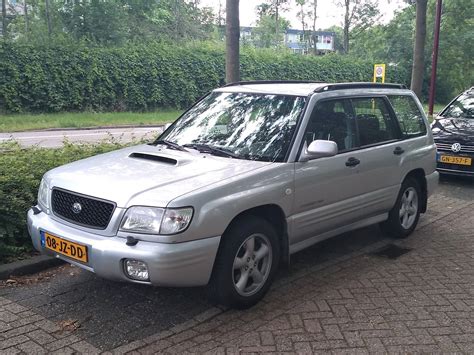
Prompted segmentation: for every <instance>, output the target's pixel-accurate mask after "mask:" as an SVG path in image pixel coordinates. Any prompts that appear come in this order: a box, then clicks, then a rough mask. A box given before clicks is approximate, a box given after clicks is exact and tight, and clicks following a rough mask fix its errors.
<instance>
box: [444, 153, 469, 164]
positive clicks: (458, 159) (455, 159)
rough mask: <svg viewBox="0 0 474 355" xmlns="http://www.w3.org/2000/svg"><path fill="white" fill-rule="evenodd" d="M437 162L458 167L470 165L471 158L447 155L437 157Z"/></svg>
mask: <svg viewBox="0 0 474 355" xmlns="http://www.w3.org/2000/svg"><path fill="white" fill-rule="evenodd" d="M439 161H440V162H441V163H446V164H458V165H471V164H472V159H471V158H465V157H452V156H449V155H441V156H440V157H439Z"/></svg>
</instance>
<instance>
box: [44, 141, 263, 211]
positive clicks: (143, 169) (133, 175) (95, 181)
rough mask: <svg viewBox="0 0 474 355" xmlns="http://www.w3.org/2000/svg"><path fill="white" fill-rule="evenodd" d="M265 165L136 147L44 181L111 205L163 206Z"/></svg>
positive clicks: (58, 172) (72, 165) (83, 163)
mask: <svg viewBox="0 0 474 355" xmlns="http://www.w3.org/2000/svg"><path fill="white" fill-rule="evenodd" d="M268 164H271V163H269V162H258V161H250V160H241V159H231V158H223V157H216V156H212V155H209V154H201V153H199V152H197V151H194V150H189V152H182V151H175V150H170V149H167V148H164V147H162V148H160V147H156V146H151V145H140V146H135V147H129V148H124V149H120V150H117V151H113V152H110V153H106V154H101V155H97V156H94V157H91V158H87V159H83V160H79V161H76V162H73V163H70V164H67V165H63V166H61V167H58V168H55V169H53V170H51V171H49V172H48V173H47V174H46V175H45V179H46V180H47V181H48V183H49V186H50V187H51V188H53V187H60V188H62V189H66V190H70V191H74V192H77V193H81V194H84V195H89V196H94V197H98V198H101V199H105V200H109V201H113V202H115V203H116V204H117V206H118V207H123V208H125V207H129V206H131V205H148V206H159V207H165V206H166V205H167V204H168V203H169V202H170V201H171V200H173V199H174V198H176V197H178V196H181V195H183V194H186V193H189V192H191V191H193V190H196V189H199V188H201V187H204V186H207V185H210V184H213V183H216V182H219V181H222V180H225V179H228V178H231V177H234V176H236V175H239V174H245V173H249V172H253V171H255V170H256V169H260V168H262V167H264V166H266V165H268Z"/></svg>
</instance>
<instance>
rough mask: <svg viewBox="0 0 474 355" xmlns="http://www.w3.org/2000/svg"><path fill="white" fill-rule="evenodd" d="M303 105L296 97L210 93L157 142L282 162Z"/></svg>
mask: <svg viewBox="0 0 474 355" xmlns="http://www.w3.org/2000/svg"><path fill="white" fill-rule="evenodd" d="M305 101H306V98H304V97H296V96H284V95H262V94H246V93H227V92H213V93H211V94H210V95H208V96H207V97H205V98H204V99H203V100H201V101H200V102H199V103H197V104H196V105H195V106H194V107H193V108H191V109H190V110H189V111H188V112H186V113H185V114H184V115H183V116H182V117H181V118H180V119H179V120H177V121H176V122H175V123H174V124H173V125H172V126H171V127H170V128H169V129H168V130H167V131H166V132H164V133H163V134H162V135H161V136H160V138H159V139H160V140H166V141H169V142H172V143H177V144H179V145H180V146H187V147H191V148H193V147H194V148H196V149H199V147H201V145H206V146H210V147H213V148H217V149H220V150H225V151H228V152H230V153H231V154H233V155H234V156H235V157H239V158H243V159H250V160H261V161H272V162H282V161H284V159H285V156H286V153H287V151H288V149H289V147H290V143H291V139H292V137H293V134H294V132H295V128H296V123H297V121H298V118H299V116H300V114H301V112H302V111H303V108H304V105H305ZM214 151H215V150H214ZM209 152H211V153H212V152H213V151H212V150H210V151H209Z"/></svg>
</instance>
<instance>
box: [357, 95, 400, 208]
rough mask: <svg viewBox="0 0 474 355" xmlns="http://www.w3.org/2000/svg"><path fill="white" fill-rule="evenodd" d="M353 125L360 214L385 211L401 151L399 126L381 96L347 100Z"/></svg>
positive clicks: (395, 186) (397, 174)
mask: <svg viewBox="0 0 474 355" xmlns="http://www.w3.org/2000/svg"><path fill="white" fill-rule="evenodd" d="M351 104H352V110H353V115H354V117H355V122H356V125H357V131H358V137H359V145H360V150H359V151H358V152H357V159H358V160H360V164H359V165H358V166H357V174H358V179H360V180H362V181H363V182H364V183H363V185H362V186H360V190H359V193H360V195H359V197H360V199H359V202H360V208H361V209H362V210H363V211H364V217H372V216H376V215H379V214H381V213H384V212H387V211H388V210H389V209H390V208H391V207H392V206H393V204H394V202H395V199H396V196H397V195H398V190H399V188H400V181H401V175H402V173H403V172H402V171H401V169H400V166H401V164H402V160H403V156H404V154H405V151H404V149H403V145H402V141H401V138H402V135H401V131H400V127H399V125H398V122H397V119H396V117H395V115H394V112H393V110H392V108H391V106H390V102H389V101H388V99H387V97H385V96H370V97H357V98H352V99H351Z"/></svg>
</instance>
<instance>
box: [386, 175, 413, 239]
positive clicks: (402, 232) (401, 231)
mask: <svg viewBox="0 0 474 355" xmlns="http://www.w3.org/2000/svg"><path fill="white" fill-rule="evenodd" d="M421 204H422V194H421V188H420V184H419V182H418V181H417V180H416V179H414V178H407V179H405V181H404V182H403V184H402V187H401V188H400V192H399V194H398V198H397V202H396V203H395V206H393V208H392V209H391V210H390V212H389V214H388V219H387V220H386V221H385V222H383V223H381V228H382V230H383V231H384V232H385V233H387V234H388V235H389V236H391V237H393V238H400V239H402V238H406V237H408V236H409V235H410V234H411V233H413V231H414V230H415V228H416V225H417V224H418V220H419V219H420V210H421Z"/></svg>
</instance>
